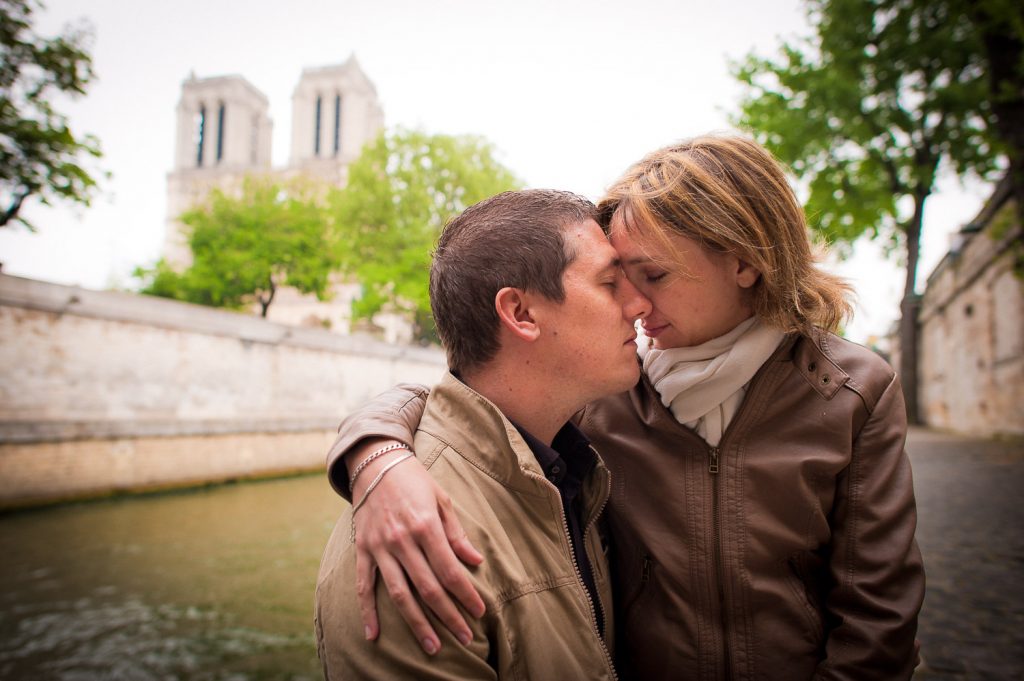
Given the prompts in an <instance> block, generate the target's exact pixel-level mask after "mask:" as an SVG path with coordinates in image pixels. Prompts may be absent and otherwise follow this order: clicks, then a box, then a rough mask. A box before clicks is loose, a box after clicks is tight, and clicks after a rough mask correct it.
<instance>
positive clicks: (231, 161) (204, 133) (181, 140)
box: [163, 56, 401, 340]
mask: <svg viewBox="0 0 1024 681" xmlns="http://www.w3.org/2000/svg"><path fill="white" fill-rule="evenodd" d="M177 114H178V115H177V132H176V136H175V154H174V169H173V170H172V171H171V172H170V173H168V175H167V224H166V237H165V240H164V252H163V255H164V258H165V259H166V260H167V262H169V263H170V264H171V265H172V266H175V267H184V266H187V265H188V263H189V261H190V260H191V253H190V252H189V249H188V243H187V239H186V237H185V236H184V234H183V231H182V225H181V223H180V222H179V221H178V217H179V216H180V215H181V214H182V213H183V212H185V211H186V210H188V209H189V208H191V207H192V206H194V205H196V204H197V203H198V202H200V201H202V200H203V199H204V198H205V196H206V194H207V193H208V192H209V191H210V190H211V189H212V188H214V187H219V188H221V189H223V190H224V191H227V192H231V191H235V190H238V189H240V187H241V184H242V180H243V178H244V177H245V176H246V175H251V174H260V175H267V174H273V175H278V176H281V177H291V176H294V175H297V174H304V175H308V176H312V177H316V178H319V179H321V180H324V181H326V182H329V183H331V184H335V185H338V186H342V185H344V183H345V182H346V180H347V178H348V166H349V164H351V163H352V161H354V160H355V159H356V157H357V156H358V155H359V153H360V150H361V149H362V147H363V145H364V144H366V143H367V142H369V141H370V140H372V139H373V138H374V137H376V135H377V134H378V133H379V132H380V130H381V129H382V128H383V127H384V113H383V110H382V109H381V106H380V102H379V100H378V99H377V90H376V88H375V87H374V85H373V83H372V82H371V81H370V79H369V78H368V77H367V76H366V74H365V73H363V70H362V68H361V67H360V66H359V63H358V62H357V61H356V58H355V57H354V56H352V57H349V59H348V60H347V61H346V62H344V63H343V64H338V65H335V66H321V67H315V68H307V69H303V71H302V75H301V76H300V77H299V82H298V84H297V85H296V86H295V90H294V92H293V93H292V134H291V151H290V154H289V159H288V164H287V165H285V166H282V167H274V166H273V165H272V162H271V132H272V129H273V123H272V121H271V119H270V113H269V103H268V100H267V97H266V95H264V94H263V93H262V92H260V91H259V90H258V89H257V88H256V87H255V86H253V85H252V83H250V82H249V81H247V80H246V79H245V78H243V77H242V76H238V75H230V76H214V77H210V78H196V77H195V75H194V74H193V75H191V76H189V78H188V79H187V80H185V82H184V83H182V86H181V99H180V101H179V102H178V108H177ZM353 295H355V290H354V287H352V286H345V285H339V286H337V287H335V299H334V300H333V301H331V302H328V303H322V302H320V301H317V300H316V298H315V297H314V296H303V295H300V294H299V293H298V292H297V291H294V290H290V289H284V290H281V291H279V292H278V295H277V297H275V300H274V304H273V305H272V306H271V307H270V310H269V316H270V318H271V319H273V320H275V321H280V322H283V323H290V324H307V325H323V326H328V327H330V328H331V329H333V330H335V331H339V332H342V333H344V332H347V331H348V330H349V324H348V310H349V304H350V301H351V299H352V296H353ZM385 335H386V336H393V335H394V334H393V333H386V334H385ZM389 340H401V339H400V338H389Z"/></svg>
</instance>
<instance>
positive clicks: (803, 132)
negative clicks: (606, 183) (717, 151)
mask: <svg viewBox="0 0 1024 681" xmlns="http://www.w3.org/2000/svg"><path fill="white" fill-rule="evenodd" d="M981 1H982V2H988V3H989V4H992V5H993V6H994V5H997V4H1000V3H1002V2H1003V0H981ZM971 5H972V3H971V2H969V0H808V8H809V14H810V18H811V21H812V24H813V25H814V26H815V35H814V36H812V37H810V38H807V39H803V40H797V41H794V42H791V43H786V44H783V45H782V46H781V49H780V52H779V54H778V55H777V56H776V57H775V58H763V57H759V56H757V55H754V54H751V55H748V56H747V57H746V59H745V60H744V61H742V62H741V63H739V64H737V65H736V66H735V67H734V72H735V75H736V76H737V77H738V78H739V80H740V81H741V82H742V83H744V84H745V85H746V86H747V90H746V94H745V97H744V99H743V100H742V102H741V113H740V115H739V117H738V119H737V123H738V124H739V125H740V126H741V127H743V128H746V129H748V130H751V131H752V132H753V133H754V134H755V136H756V137H757V138H758V140H759V141H761V142H762V143H763V144H765V145H766V146H767V147H768V148H769V149H771V150H772V152H774V153H775V154H776V156H777V157H778V158H779V159H780V160H781V161H783V162H784V163H786V164H788V165H789V166H790V168H792V170H793V171H794V172H795V173H796V174H797V175H798V176H799V177H800V178H801V179H802V180H804V181H805V182H806V184H807V187H808V189H809V196H808V199H807V202H806V206H805V209H806V212H807V215H808V221H809V223H810V225H811V227H812V228H813V229H815V230H817V231H818V232H819V233H821V234H822V235H823V236H824V237H825V238H827V239H828V240H830V241H840V242H850V241H852V240H854V239H856V238H858V237H859V236H861V235H862V234H865V233H866V234H868V235H870V236H871V237H877V236H879V235H882V236H885V237H887V238H889V239H890V240H891V243H892V245H894V246H899V247H901V248H902V251H903V257H904V263H905V265H906V283H905V287H904V303H903V316H904V322H905V323H904V324H903V326H902V327H901V334H900V336H901V350H902V357H903V362H902V367H901V369H902V371H901V373H902V374H903V380H904V384H905V386H906V388H907V398H908V399H907V402H908V412H910V415H911V418H912V419H913V418H915V416H916V381H915V379H914V377H915V376H916V352H915V351H916V335H915V334H916V327H914V320H915V314H916V297H915V291H914V288H915V281H916V274H917V260H918V251H919V244H920V234H921V225H922V218H923V211H924V205H925V200H926V199H927V198H928V196H929V195H930V194H931V193H932V191H933V189H934V186H935V182H936V178H937V176H938V175H939V173H940V172H942V171H944V170H950V171H952V172H955V173H957V174H959V175H965V174H974V175H977V176H982V177H987V176H989V174H990V173H991V171H993V170H994V169H996V168H997V167H998V148H999V147H998V141H997V138H996V136H995V134H994V131H993V126H992V107H991V103H990V98H989V89H988V87H989V86H988V82H987V79H986V68H987V62H986V59H985V56H984V51H983V45H982V40H981V37H980V34H979V31H978V28H977V26H976V25H975V23H974V22H973V21H972V17H971V15H970V13H969V11H968V10H969V9H970V7H971ZM1008 6H1009V5H1008Z"/></svg>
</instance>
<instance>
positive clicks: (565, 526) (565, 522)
mask: <svg viewBox="0 0 1024 681" xmlns="http://www.w3.org/2000/svg"><path fill="white" fill-rule="evenodd" d="M524 472H525V473H526V474H527V476H528V477H531V478H536V479H539V480H543V481H544V483H545V484H547V485H548V486H549V487H551V488H553V489H554V490H555V493H556V494H557V493H558V489H557V488H555V486H554V485H553V484H552V483H551V481H550V480H548V479H547V478H545V477H544V476H543V475H537V474H536V473H533V472H532V471H524ZM605 480H606V482H607V487H608V494H606V495H605V498H604V501H603V502H602V503H601V507H600V508H599V509H598V512H597V514H595V515H594V517H595V518H597V517H599V516H600V515H601V511H603V510H604V507H605V505H606V504H607V503H608V495H610V494H611V486H612V482H611V478H609V477H608V476H605ZM558 510H559V513H560V514H561V517H562V535H563V536H564V537H565V541H566V542H567V543H568V545H569V558H570V560H572V569H573V572H575V573H576V584H577V585H579V587H580V589H581V590H582V591H583V595H584V596H586V597H587V605H588V606H590V625H591V627H592V628H593V630H594V633H595V634H596V635H597V641H598V643H600V644H601V652H603V653H604V660H605V663H606V665H607V666H608V669H609V671H611V673H612V679H613V680H614V681H618V678H619V675H618V672H616V670H615V663H614V662H613V661H612V656H611V653H609V652H608V646H606V645H605V643H604V637H602V636H601V632H600V631H598V630H597V615H596V608H595V607H594V599H593V598H592V597H591V595H590V592H589V591H587V587H586V586H585V585H584V584H583V574H582V573H581V572H580V566H579V564H578V563H577V562H576V554H575V553H574V552H573V550H572V539H571V538H570V535H569V519H568V518H566V517H565V509H564V508H562V497H561V495H559V497H558ZM591 525H593V522H592V521H591V522H588V523H587V527H586V529H584V530H583V550H584V551H586V550H587V533H588V532H590V526H591ZM595 586H596V582H595ZM597 602H598V605H599V606H600V607H601V615H602V616H606V615H605V612H604V605H603V604H602V603H601V599H600V598H598V599H597ZM606 626H607V620H606Z"/></svg>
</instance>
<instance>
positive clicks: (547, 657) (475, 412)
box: [315, 375, 616, 681]
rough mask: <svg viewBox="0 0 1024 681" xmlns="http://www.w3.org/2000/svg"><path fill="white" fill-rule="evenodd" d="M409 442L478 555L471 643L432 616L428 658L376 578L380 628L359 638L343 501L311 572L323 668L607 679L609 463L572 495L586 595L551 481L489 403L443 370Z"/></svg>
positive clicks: (610, 676) (364, 673)
mask: <svg viewBox="0 0 1024 681" xmlns="http://www.w3.org/2000/svg"><path fill="white" fill-rule="evenodd" d="M417 411H418V410H417ZM417 420H419V419H418V418H417ZM414 444H415V449H416V452H417V457H418V458H419V459H420V461H421V462H422V463H423V465H424V466H426V468H427V469H428V470H429V471H430V474H431V475H432V476H433V477H434V479H435V480H437V481H438V483H439V484H440V485H441V486H442V487H443V488H444V489H445V491H447V492H448V494H449V496H451V498H452V503H453V504H454V506H455V510H456V512H457V513H458V514H459V517H460V519H461V520H462V523H463V526H464V527H465V529H466V532H467V533H468V535H469V538H470V540H471V541H472V542H473V544H474V545H475V546H476V547H478V548H479V549H480V550H481V551H482V553H483V554H484V562H483V564H482V565H480V566H479V567H477V568H473V569H472V575H471V579H472V580H473V585H474V586H475V587H476V589H477V591H478V592H479V593H480V596H481V597H482V598H483V600H484V603H485V604H486V606H487V612H486V613H485V614H484V616H483V618H482V619H479V620H474V619H472V618H470V619H469V620H468V624H469V626H470V628H471V629H472V631H473V642H472V643H471V644H470V645H469V646H468V647H464V646H462V645H461V644H460V643H459V642H458V641H457V640H456V639H455V637H454V636H453V635H452V634H451V632H449V631H447V630H446V629H445V628H444V626H443V625H441V624H440V622H439V621H437V620H433V624H434V628H435V630H436V631H437V633H438V635H439V636H440V637H441V642H442V645H441V650H440V651H439V652H438V654H437V655H435V656H434V657H429V656H427V655H426V653H424V652H423V651H422V650H421V649H420V646H419V644H418V643H417V642H416V640H415V637H414V636H413V634H412V632H411V630H410V629H409V628H408V627H407V626H406V625H405V623H404V622H403V621H402V619H401V617H400V615H399V614H398V609H397V608H396V607H395V606H394V604H393V603H392V602H391V601H390V599H389V598H388V597H387V591H386V590H385V588H384V587H383V584H382V582H383V580H378V584H377V609H378V615H379V616H380V624H381V636H380V638H379V640H377V641H375V642H373V643H370V642H367V641H365V640H364V638H363V627H362V623H361V620H360V618H359V608H358V607H356V603H357V601H356V571H355V555H354V554H355V552H354V551H353V550H352V544H351V541H350V521H351V512H350V511H348V510H346V512H345V513H344V514H343V515H342V517H341V519H340V520H339V521H338V524H337V525H336V526H335V529H334V532H333V534H332V535H331V539H330V541H329V542H328V545H327V549H326V550H325V552H324V557H323V560H322V561H321V565H320V574H319V577H318V579H317V593H316V626H315V628H316V636H317V650H318V652H319V655H320V659H321V662H322V663H323V668H324V676H325V678H327V679H417V680H419V679H438V680H441V679H449V680H451V681H455V680H462V679H536V680H538V681H544V680H546V679H550V681H562V680H563V679H605V680H606V681H613V680H614V679H615V678H616V675H615V671H614V669H613V667H612V659H611V653H610V652H609V646H610V645H611V644H612V630H613V626H611V625H612V624H613V622H611V620H612V611H611V586H610V583H609V575H608V565H607V561H606V560H605V556H604V550H603V548H602V545H601V540H600V537H599V536H598V533H597V531H596V530H595V527H594V524H595V521H596V519H597V518H598V516H599V515H600V514H601V511H602V509H603V508H604V507H605V504H606V503H607V500H608V494H609V489H610V486H611V485H610V483H609V476H608V470H607V468H605V466H604V465H603V464H601V463H598V464H597V465H596V466H595V467H594V469H593V470H591V472H590V473H589V474H588V475H587V477H586V478H585V480H584V482H583V487H582V489H581V491H580V495H579V497H577V501H578V502H579V504H580V509H581V511H582V513H583V517H584V527H585V535H584V537H585V540H584V543H585V550H586V551H587V556H588V558H589V560H590V562H591V568H592V571H593V575H594V582H595V586H596V589H597V598H596V599H593V600H592V599H591V597H590V596H589V595H588V593H587V591H586V589H585V588H584V586H583V583H582V581H581V579H580V575H579V570H578V568H577V566H576V561H575V559H574V558H573V553H572V548H571V546H570V544H569V537H568V529H567V526H566V520H565V517H564V514H563V510H562V501H561V497H560V496H559V493H558V490H557V488H556V487H555V486H554V485H553V484H551V483H550V482H548V480H547V479H546V478H545V477H544V473H543V471H542V470H541V467H540V464H538V463H537V460H536V458H535V457H534V455H533V452H532V451H531V450H530V448H529V446H528V445H527V444H526V442H524V441H523V439H522V437H521V436H520V434H519V432H518V431H517V430H516V428H515V426H513V425H512V424H511V423H510V422H509V421H508V420H507V419H506V418H505V417H504V416H502V414H501V412H499V411H498V409H497V408H496V407H495V406H494V405H493V404H491V403H490V402H489V401H487V400H486V399H484V398H483V397H481V396H480V395H479V394H477V393H476V392H474V391H473V390H472V389H470V388H469V387H467V386H466V385H464V384H462V383H460V382H459V381H458V380H456V379H455V378H454V377H452V376H450V375H449V376H446V377H445V378H444V380H442V382H441V383H440V384H439V385H438V386H437V387H436V388H435V389H434V391H433V392H432V393H431V395H430V399H429V400H428V401H427V404H426V411H425V413H424V415H423V420H422V422H421V423H420V424H419V430H418V431H417V432H416V436H415V440H414ZM403 465H412V464H403ZM597 608H599V609H600V611H601V613H602V615H603V616H604V618H605V620H606V622H607V623H606V625H605V628H604V632H605V638H602V637H601V635H600V634H598V631H597V624H596V619H595V617H596V613H595V609H597Z"/></svg>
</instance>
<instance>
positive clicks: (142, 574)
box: [0, 474, 344, 681]
mask: <svg viewBox="0 0 1024 681" xmlns="http://www.w3.org/2000/svg"><path fill="white" fill-rule="evenodd" d="M343 507H344V502H343V501H341V499H340V498H339V497H337V496H336V495H335V494H334V493H333V492H332V491H331V490H330V488H329V486H328V484H327V480H326V477H325V476H324V475H322V474H321V475H311V476H303V477H296V478H289V479H284V480H272V481H262V482H246V483H239V484H232V485H227V486H221V487H211V488H207V489H203V490H198V491H192V492H183V493H173V494H171V493H169V494H160V495H150V496H141V497H126V498H120V499H113V500H107V501H95V502H89V503H80V504H71V505H66V506H59V507H55V508H49V509H40V510H32V511H23V512H18V513H9V514H6V515H0V679H4V680H13V679H33V680H34V679H73V680H79V679H81V680H84V679H130V680H134V679H140V680H148V679H161V680H163V679H203V680H205V679H229V680H232V681H235V680H237V681H242V680H245V679H254V680H255V679H288V680H294V681H299V680H301V679H320V678H322V674H321V671H320V666H319V663H318V661H317V657H316V647H315V644H314V640H313V633H312V632H313V590H314V586H315V582H316V574H317V569H318V566H319V562H320V556H321V553H322V551H323V548H324V545H325V544H326V543H327V538H328V536H329V535H330V533H331V530H332V528H333V526H334V522H335V520H336V519H337V517H338V515H339V514H340V513H341V511H342V509H343Z"/></svg>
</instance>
